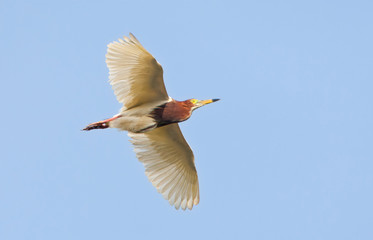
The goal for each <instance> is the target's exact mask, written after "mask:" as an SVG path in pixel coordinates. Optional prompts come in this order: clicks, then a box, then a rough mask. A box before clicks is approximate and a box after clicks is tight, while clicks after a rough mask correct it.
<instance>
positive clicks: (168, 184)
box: [128, 123, 199, 210]
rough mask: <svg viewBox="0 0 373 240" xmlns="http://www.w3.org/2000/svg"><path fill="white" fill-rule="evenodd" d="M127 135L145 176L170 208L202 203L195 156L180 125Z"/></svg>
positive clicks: (184, 207) (190, 206)
mask: <svg viewBox="0 0 373 240" xmlns="http://www.w3.org/2000/svg"><path fill="white" fill-rule="evenodd" d="M128 135H129V136H130V137H131V138H132V140H131V142H132V143H133V145H134V147H135V152H136V155H137V158H138V159H139V160H140V161H141V162H142V163H143V164H144V166H145V174H146V175H147V176H148V178H149V180H150V182H151V183H152V184H153V186H154V187H156V188H157V190H158V192H160V193H161V194H162V195H163V197H164V198H165V199H167V200H168V201H169V203H170V204H171V205H175V208H176V209H179V207H181V208H182V209H183V210H185V209H186V208H187V207H188V208H189V209H192V208H193V205H197V204H198V203H199V186H198V176H197V171H196V167H195V165H194V155H193V152H192V150H191V149H190V147H189V145H188V143H187V142H186V141H185V139H184V137H183V134H182V133H181V131H180V128H179V125H178V124H177V123H174V124H170V125H166V126H163V127H160V128H156V129H154V130H152V131H150V132H146V133H131V132H129V133H128Z"/></svg>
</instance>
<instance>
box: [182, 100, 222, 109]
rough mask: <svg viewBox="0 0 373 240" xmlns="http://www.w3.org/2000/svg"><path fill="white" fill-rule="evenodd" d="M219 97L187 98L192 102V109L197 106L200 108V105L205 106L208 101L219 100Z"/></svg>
mask: <svg viewBox="0 0 373 240" xmlns="http://www.w3.org/2000/svg"><path fill="white" fill-rule="evenodd" d="M219 100H220V99H218V98H215V99H208V100H198V99H194V98H193V99H189V102H190V103H191V104H192V111H194V110H196V109H197V108H200V107H202V106H205V105H207V104H209V103H212V102H216V101H219Z"/></svg>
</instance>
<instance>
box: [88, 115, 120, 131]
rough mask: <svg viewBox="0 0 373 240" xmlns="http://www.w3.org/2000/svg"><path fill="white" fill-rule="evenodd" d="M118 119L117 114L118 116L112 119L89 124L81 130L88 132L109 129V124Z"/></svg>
mask: <svg viewBox="0 0 373 240" xmlns="http://www.w3.org/2000/svg"><path fill="white" fill-rule="evenodd" d="M119 117H121V115H119V114H118V115H115V116H114V117H112V118H109V119H105V120H102V121H99V122H94V123H91V124H89V125H88V126H86V127H85V128H84V129H82V130H84V131H89V130H92V129H104V128H108V127H109V122H110V121H113V120H114V119H117V118H119Z"/></svg>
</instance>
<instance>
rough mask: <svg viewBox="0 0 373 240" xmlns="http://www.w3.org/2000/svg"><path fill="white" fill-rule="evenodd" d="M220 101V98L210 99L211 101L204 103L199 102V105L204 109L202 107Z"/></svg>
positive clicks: (203, 101)
mask: <svg viewBox="0 0 373 240" xmlns="http://www.w3.org/2000/svg"><path fill="white" fill-rule="evenodd" d="M219 100H220V99H218V98H214V99H209V100H202V101H199V102H198V105H199V106H200V107H202V106H204V105H206V104H209V103H213V102H216V101H219Z"/></svg>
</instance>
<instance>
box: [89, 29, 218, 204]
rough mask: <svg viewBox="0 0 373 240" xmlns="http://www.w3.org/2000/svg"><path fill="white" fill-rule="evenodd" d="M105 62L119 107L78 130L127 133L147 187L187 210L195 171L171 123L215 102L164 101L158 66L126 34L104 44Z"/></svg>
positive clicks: (194, 191) (194, 199)
mask: <svg viewBox="0 0 373 240" xmlns="http://www.w3.org/2000/svg"><path fill="white" fill-rule="evenodd" d="M106 63H107V65H108V68H109V72H110V76H109V79H110V84H111V85H112V87H113V90H114V93H115V95H116V96H117V99H118V101H119V102H121V103H123V107H122V109H121V110H120V112H119V114H117V115H115V116H114V117H112V118H109V119H106V120H103V121H99V122H95V123H92V124H89V125H88V126H87V127H86V128H84V129H83V130H92V129H103V128H109V127H110V128H117V129H120V130H125V131H128V135H129V136H130V137H131V138H132V143H133V145H134V147H135V152H136V155H137V157H138V159H139V160H140V161H141V162H142V163H143V164H144V166H145V173H146V175H147V176H148V178H149V180H150V181H151V182H152V184H153V185H154V186H155V187H156V188H157V190H158V191H159V192H160V193H161V194H162V195H163V196H164V198H166V199H167V200H168V201H169V202H170V204H171V205H175V207H176V208H177V209H178V208H179V207H181V208H182V209H184V210H185V209H186V208H189V209H192V207H193V205H196V204H198V202H199V187H198V177H197V171H196V168H195V165H194V156H193V152H192V150H191V149H190V147H189V145H188V143H187V142H186V141H185V139H184V137H183V135H182V133H181V131H180V128H179V126H178V124H177V123H178V122H182V121H185V120H187V119H188V118H189V117H190V116H191V114H192V112H193V110H195V109H197V108H199V107H201V106H203V105H206V104H208V103H211V102H214V101H217V100H218V99H210V100H204V101H200V100H196V99H189V100H185V101H176V100H174V99H172V98H171V97H169V96H168V94H167V92H166V88H165V86H164V82H163V69H162V67H161V65H160V64H159V63H158V62H157V61H156V60H155V59H154V57H153V56H152V55H151V54H150V53H148V52H147V51H146V50H145V48H144V47H143V46H142V45H141V44H140V42H139V41H138V40H137V39H136V38H135V37H134V36H133V35H132V34H130V38H127V37H124V41H123V40H122V39H119V42H113V43H111V44H109V45H108V53H107V55H106Z"/></svg>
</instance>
